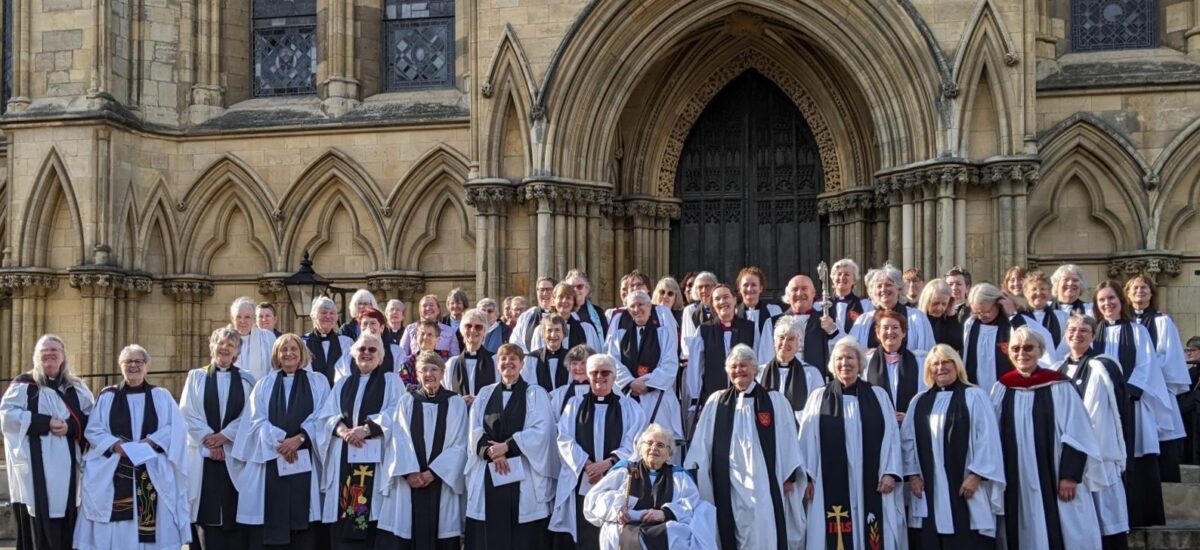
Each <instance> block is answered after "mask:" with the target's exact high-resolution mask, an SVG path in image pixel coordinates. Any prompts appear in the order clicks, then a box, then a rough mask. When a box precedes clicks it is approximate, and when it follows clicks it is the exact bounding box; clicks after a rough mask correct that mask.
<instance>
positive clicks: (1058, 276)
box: [1050, 264, 1120, 297]
mask: <svg viewBox="0 0 1200 550" xmlns="http://www.w3.org/2000/svg"><path fill="white" fill-rule="evenodd" d="M1067 273H1074V274H1075V275H1076V276H1077V277H1079V286H1080V288H1079V290H1080V294H1083V291H1084V290H1086V289H1087V288H1088V280H1087V277H1085V276H1084V275H1083V270H1082V269H1079V266H1077V265H1075V264H1063V265H1060V266H1058V269H1055V270H1054V274H1053V275H1051V276H1050V290H1052V291H1053V292H1054V294H1055V296H1056V297H1057V295H1058V288H1059V285H1061V284H1062V280H1063V277H1066V276H1067ZM1118 294H1120V293H1118Z"/></svg>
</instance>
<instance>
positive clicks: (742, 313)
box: [733, 300, 771, 334]
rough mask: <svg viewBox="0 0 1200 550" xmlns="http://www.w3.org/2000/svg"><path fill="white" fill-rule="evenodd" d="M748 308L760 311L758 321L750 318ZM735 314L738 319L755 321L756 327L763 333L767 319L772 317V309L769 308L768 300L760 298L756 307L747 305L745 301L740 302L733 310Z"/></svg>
mask: <svg viewBox="0 0 1200 550" xmlns="http://www.w3.org/2000/svg"><path fill="white" fill-rule="evenodd" d="M748 309H749V310H754V311H757V312H758V321H750V318H749V317H747V316H746V310H748ZM733 315H734V317H737V318H738V319H745V320H747V321H750V322H752V323H755V327H754V328H755V329H757V330H758V332H759V334H762V330H763V327H764V326H766V324H767V319H770V318H771V311H770V310H769V309H767V302H765V301H763V300H759V301H758V304H757V305H755V306H754V307H747V306H746V303H745V302H738V305H737V307H735V308H734V310H733Z"/></svg>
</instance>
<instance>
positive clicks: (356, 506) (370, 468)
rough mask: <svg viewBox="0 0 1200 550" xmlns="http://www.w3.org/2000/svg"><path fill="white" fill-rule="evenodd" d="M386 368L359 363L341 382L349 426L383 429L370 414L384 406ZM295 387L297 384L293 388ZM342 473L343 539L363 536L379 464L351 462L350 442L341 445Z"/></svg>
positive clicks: (372, 430) (376, 432)
mask: <svg viewBox="0 0 1200 550" xmlns="http://www.w3.org/2000/svg"><path fill="white" fill-rule="evenodd" d="M385 373H386V370H385V369H384V368H383V367H382V366H378V367H375V370H372V371H371V372H370V373H369V374H366V375H364V374H363V373H362V372H361V371H359V370H358V368H357V367H356V368H355V369H354V371H353V372H352V373H351V374H350V376H348V377H347V379H346V383H345V384H343V385H342V394H341V395H340V396H338V397H339V398H340V403H339V404H340V405H341V412H342V423H343V424H345V425H346V426H348V427H351V428H355V427H358V426H367V427H368V429H369V430H370V433H371V437H378V436H379V435H380V434H382V432H381V431H380V429H379V426H378V425H376V424H374V423H373V422H371V421H370V418H369V417H370V415H373V414H378V413H379V411H380V410H381V409H383V396H384V390H385V389H386V388H387V381H386V380H384V378H383V376H384V374H385ZM363 376H366V377H367V385H366V387H365V388H363V396H362V400H361V401H360V402H359V404H358V422H357V423H355V422H354V412H355V411H354V399H355V398H356V397H357V396H358V384H359V382H360V381H361V380H362V377H363ZM292 391H295V388H293V389H292ZM341 472H342V475H341V477H340V478H339V479H338V482H339V483H338V486H339V490H340V496H341V498H340V500H339V504H340V506H338V523H339V524H340V529H339V531H340V532H341V537H340V538H341V539H342V540H363V539H366V538H367V534H368V532H369V522H370V516H371V498H372V497H373V496H374V494H375V491H374V489H375V478H376V477H378V476H377V475H376V474H378V473H379V465H378V464H351V463H350V446H349V445H342V456H341Z"/></svg>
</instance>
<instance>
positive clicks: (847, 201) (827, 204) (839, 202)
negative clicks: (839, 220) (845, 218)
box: [817, 189, 877, 214]
mask: <svg viewBox="0 0 1200 550" xmlns="http://www.w3.org/2000/svg"><path fill="white" fill-rule="evenodd" d="M876 203H877V201H876V199H875V194H874V193H872V192H871V191H870V190H869V189H856V190H853V191H849V192H845V193H841V194H838V195H833V196H825V197H821V198H820V199H819V200H818V201H817V212H818V213H820V214H835V213H838V212H845V211H847V210H865V209H868V208H874V207H875V205H876Z"/></svg>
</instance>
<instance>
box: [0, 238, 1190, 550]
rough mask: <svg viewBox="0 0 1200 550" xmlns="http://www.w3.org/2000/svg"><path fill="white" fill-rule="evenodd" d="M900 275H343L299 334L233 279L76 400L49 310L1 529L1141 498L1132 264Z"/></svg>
mask: <svg viewBox="0 0 1200 550" xmlns="http://www.w3.org/2000/svg"><path fill="white" fill-rule="evenodd" d="M911 271H912V270H910V272H906V273H903V274H902V273H901V272H900V271H899V270H898V269H896V268H894V267H892V266H891V265H885V266H883V267H882V268H879V269H874V270H871V271H870V272H868V273H867V275H866V276H865V277H864V279H865V281H864V282H865V283H866V284H865V288H866V290H867V294H868V296H867V297H866V298H860V297H858V296H856V295H855V294H854V292H853V289H854V288H855V286H856V285H857V284H859V268H858V266H857V265H856V264H855V263H854V262H853V261H852V260H849V259H843V260H841V261H838V262H836V263H835V264H834V266H833V268H832V270H831V273H829V279H830V282H831V283H832V284H831V286H832V292H831V293H830V294H829V295H827V296H822V297H821V298H820V299H819V298H818V296H817V289H816V287H815V285H814V283H813V280H812V279H811V278H809V277H808V276H805V275H797V276H796V277H793V278H792V279H791V280H790V281H788V284H787V286H786V290H785V292H784V296H783V301H784V304H783V305H776V304H769V303H767V301H766V300H764V299H762V298H763V292H764V290H765V289H766V288H767V281H766V277H765V275H764V274H763V273H762V271H760V270H758V269H757V268H746V269H744V270H742V272H741V273H739V274H738V277H737V279H736V281H735V284H734V288H731V287H729V286H726V285H722V284H720V282H719V281H718V280H717V277H716V276H715V275H713V274H712V273H708V272H701V273H697V274H695V275H692V276H689V277H687V278H685V284H684V285H683V287H682V288H681V286H680V285H679V283H678V282H676V281H675V280H674V279H672V278H669V277H668V278H664V279H663V280H660V281H659V282H658V283H657V285H656V286H655V287H654V289H653V291H651V288H650V283H651V281H650V279H649V278H648V277H646V276H645V275H644V274H642V273H639V272H634V273H630V274H629V275H626V276H625V277H624V278H622V281H621V298H622V303H621V306H620V307H618V308H613V309H610V310H607V311H606V310H603V309H600V308H598V307H596V306H595V305H594V304H593V303H592V302H591V300H590V297H589V295H590V290H591V289H590V284H589V283H588V281H587V276H586V275H585V274H583V273H582V272H580V271H577V270H573V271H571V272H570V273H568V275H567V277H566V278H565V279H564V280H563V281H562V282H559V281H555V280H554V279H551V278H548V277H543V278H540V279H538V280H537V281H536V287H535V289H536V298H537V301H536V304H537V305H534V306H532V307H528V308H525V309H523V310H519V309H517V308H516V304H515V302H516V301H517V300H515V299H509V300H504V308H503V312H502V311H501V308H500V307H498V304H497V303H496V302H495V301H494V300H491V299H486V298H485V299H484V300H481V301H480V302H479V303H478V304H476V307H475V308H469V305H468V304H467V298H466V295H465V293H462V292H461V291H458V290H457V289H456V291H454V292H452V293H451V295H450V296H449V298H448V299H447V301H446V306H447V309H448V310H449V311H450V315H449V316H446V317H441V316H440V315H439V314H440V310H441V304H440V303H439V299H438V297H437V296H432V295H431V296H426V297H424V298H423V299H422V300H421V301H420V304H419V308H420V320H419V321H417V322H414V323H412V324H410V325H408V326H403V325H402V323H401V321H402V319H403V313H402V312H403V304H399V305H398V306H397V304H396V303H394V302H396V301H393V303H389V304H388V306H387V308H386V310H387V313H386V314H385V313H384V311H381V309H380V308H379V305H378V303H377V302H376V301H375V299H374V297H373V296H372V295H371V294H370V293H369V292H368V291H365V290H363V291H359V292H358V293H356V294H355V295H354V297H353V298H352V300H351V304H350V309H351V314H352V317H353V319H352V320H351V321H350V322H348V323H346V324H344V325H342V326H339V325H338V313H337V309H336V306H335V304H334V302H333V301H332V300H330V299H328V298H324V297H319V298H317V299H315V300H314V301H313V303H312V308H311V311H310V318H311V321H312V327H313V329H312V331H310V332H308V333H307V334H305V335H304V336H298V335H295V334H282V335H276V334H275V333H274V332H272V331H271V330H269V328H260V327H257V326H255V304H254V303H253V302H251V301H250V300H249V299H248V298H240V299H238V300H237V301H235V302H234V303H233V305H232V306H231V308H230V320H231V322H230V324H229V326H227V327H222V328H219V329H217V330H216V331H214V332H213V333H212V335H211V337H210V340H209V351H210V358H211V361H210V362H209V364H208V365H206V366H204V367H202V368H198V369H194V370H192V371H191V372H189V374H188V376H187V379H186V382H185V384H184V387H183V390H182V392H181V394H180V396H179V400H178V404H177V403H176V401H175V399H174V397H173V396H172V395H171V393H170V392H168V391H167V390H166V389H164V388H160V387H155V386H153V385H152V384H151V383H150V382H149V381H147V378H146V377H147V374H148V373H149V372H150V370H151V365H150V354H149V353H148V352H147V350H145V349H144V348H142V347H141V346H138V345H130V346H127V347H126V348H125V349H123V350H122V351H121V352H120V355H119V357H118V362H119V365H120V370H121V375H122V381H121V382H120V383H119V384H117V385H115V386H111V387H108V388H105V389H104V390H103V391H102V392H101V393H100V395H99V397H98V398H93V394H92V393H91V391H90V390H89V389H88V387H87V386H86V385H84V384H83V383H82V381H81V380H80V379H79V378H78V377H77V376H75V375H74V374H72V373H71V371H70V369H69V368H68V365H67V360H66V356H67V354H66V350H65V344H64V343H63V341H62V339H60V338H58V337H56V336H54V335H45V336H43V337H42V338H40V339H39V340H38V342H37V343H36V345H35V351H34V356H33V358H32V359H33V368H32V369H31V370H30V371H29V372H28V373H26V374H23V375H21V376H20V377H18V378H17V379H16V380H14V382H13V383H12V384H11V385H10V386H9V388H8V389H7V391H6V392H5V394H4V396H3V400H2V401H0V415H2V416H0V422H2V424H0V428H2V431H3V435H4V451H5V458H6V459H7V465H8V477H9V483H10V491H11V495H12V502H13V508H14V515H15V517H16V520H17V525H18V535H19V540H18V548H22V549H24V548H29V549H43V548H45V549H49V548H54V549H59V548H80V549H85V550H89V549H93V548H97V549H99V548H143V549H151V548H164V549H166V548H170V549H172V550H174V549H177V548H179V547H180V546H181V545H184V544H187V543H193V544H195V545H198V546H199V547H200V548H202V549H205V550H207V549H209V548H230V549H241V548H251V549H258V548H271V547H291V548H295V549H297V550H307V549H325V548H349V549H357V548H378V549H380V550H385V549H386V550H391V549H409V548H413V549H425V548H436V549H446V550H449V549H451V548H460V547H461V545H462V544H463V543H465V547H466V548H468V549H472V550H475V549H480V550H493V549H521V550H524V549H527V548H562V549H566V548H582V549H592V548H604V549H631V550H639V549H642V548H646V549H650V550H663V549H687V548H694V549H703V550H708V549H716V548H721V549H724V550H731V549H735V548H736V549H763V550H766V549H784V548H808V549H812V550H816V549H819V548H826V549H838V550H841V549H844V548H849V549H868V548H869V549H872V550H874V549H879V548H909V547H913V548H964V547H968V545H972V544H975V545H979V544H982V545H985V546H987V547H1002V548H1010V549H1017V548H1054V549H1059V548H1065V546H1066V544H1072V545H1073V546H1078V547H1081V548H1124V547H1125V546H1126V545H1127V542H1126V534H1127V532H1128V531H1129V529H1130V527H1131V526H1141V525H1154V524H1161V523H1163V522H1164V517H1163V515H1164V514H1163V504H1162V493H1161V488H1160V487H1159V484H1160V483H1161V481H1164V480H1171V479H1172V476H1176V477H1175V479H1177V476H1178V475H1179V474H1178V469H1179V467H1178V455H1177V451H1178V450H1179V445H1178V442H1179V440H1180V439H1181V438H1182V437H1183V433H1182V431H1183V430H1182V424H1181V421H1180V413H1179V409H1178V405H1177V403H1176V400H1175V394H1178V393H1180V392H1181V389H1180V384H1182V389H1187V388H1188V385H1189V384H1188V382H1189V378H1188V374H1187V371H1186V366H1185V364H1184V362H1183V359H1182V357H1183V348H1182V344H1181V343H1180V342H1179V336H1178V331H1177V330H1176V329H1175V326H1174V324H1173V323H1172V322H1171V319H1170V317H1169V316H1167V315H1166V314H1164V313H1161V312H1158V311H1156V310H1155V309H1154V308H1153V307H1152V306H1151V305H1150V304H1151V301H1152V298H1153V292H1154V286H1153V282H1152V281H1151V280H1150V279H1149V278H1147V277H1142V276H1138V277H1134V278H1131V279H1130V280H1129V281H1128V282H1127V283H1125V285H1124V286H1123V287H1122V286H1118V285H1117V284H1116V283H1115V282H1111V281H1106V282H1103V283H1101V284H1099V285H1098V286H1097V287H1096V289H1095V292H1094V294H1093V301H1092V303H1084V302H1082V300H1081V299H1080V295H1081V293H1082V290H1083V289H1084V288H1086V287H1087V284H1086V281H1084V279H1083V276H1082V273H1081V272H1080V270H1079V269H1078V268H1077V267H1075V266H1063V267H1062V268H1060V269H1059V270H1058V271H1056V272H1055V273H1054V275H1053V276H1052V277H1049V278H1047V277H1045V276H1044V275H1043V274H1041V273H1040V272H1030V273H1026V272H1025V271H1024V270H1020V272H1019V273H1018V274H1017V275H1016V276H1014V277H1017V276H1019V280H1017V281H1016V282H1013V281H1011V280H1010V275H1013V273H1014V271H1013V270H1010V272H1009V273H1008V274H1006V277H1005V280H1004V281H1003V283H1002V284H1001V285H1000V286H996V285H992V284H990V283H978V284H974V285H972V284H971V281H970V275H969V273H967V272H966V271H965V270H962V269H960V268H955V269H952V270H951V271H950V272H949V273H947V274H946V276H945V277H944V278H939V279H933V280H931V281H929V282H928V283H927V284H923V285H921V286H923V288H921V286H917V285H915V284H914V280H917V279H920V277H919V274H918V276H917V277H913V276H912V273H911ZM920 282H921V283H924V281H920ZM914 287H916V288H914ZM685 289H686V291H685ZM522 301H523V300H522ZM689 301H690V303H687V302H689ZM510 303H511V304H513V306H514V307H513V308H511V309H510ZM396 310H399V311H400V313H399V314H397V313H396ZM501 313H503V317H502V316H501ZM1177 359H1178V364H1176V360H1177Z"/></svg>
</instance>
